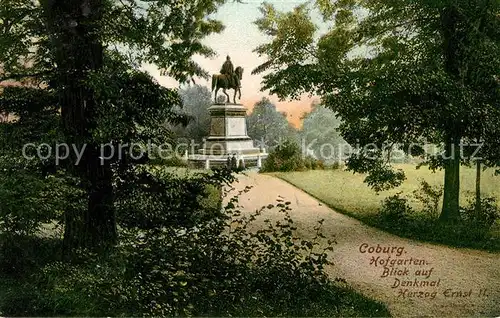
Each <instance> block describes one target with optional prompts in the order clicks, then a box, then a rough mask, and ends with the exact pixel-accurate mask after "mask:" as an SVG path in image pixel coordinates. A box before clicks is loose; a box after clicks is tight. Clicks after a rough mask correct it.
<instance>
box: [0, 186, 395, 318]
mask: <svg viewBox="0 0 500 318" xmlns="http://www.w3.org/2000/svg"><path fill="white" fill-rule="evenodd" d="M245 191H248V189H246V190H245ZM289 205H290V203H289V202H284V201H283V200H282V199H279V200H278V202H277V204H276V206H273V205H270V206H267V207H263V208H262V209H260V210H259V211H256V212H255V213H254V214H252V215H249V216H242V214H241V212H240V210H239V208H240V207H239V205H238V199H237V197H235V198H233V199H231V200H230V202H229V203H228V205H227V206H226V208H225V211H226V214H225V215H224V216H222V217H217V218H214V219H213V220H212V221H211V222H204V223H201V224H198V225H197V226H196V227H191V228H184V227H178V226H168V227H166V226H158V227H156V228H149V229H147V230H144V229H139V228H127V229H123V230H122V232H121V243H120V244H119V245H118V246H117V247H116V248H115V249H113V250H111V251H110V252H109V253H108V254H105V255H97V254H89V253H82V254H81V255H80V258H79V259H77V260H76V262H75V263H73V264H65V263H59V262H56V263H52V264H50V265H48V266H45V267H44V269H43V270H42V272H41V273H38V275H35V276H34V277H33V278H34V280H35V282H36V284H35V288H30V289H29V290H27V288H28V286H25V287H20V288H21V289H23V288H26V293H21V292H19V291H18V292H17V293H15V294H10V295H9V297H8V298H9V299H8V302H9V305H8V307H6V308H7V309H8V310H7V309H6V310H4V312H5V313H6V314H9V315H16V314H24V315H26V314H27V313H26V312H25V311H23V310H26V307H23V306H22V305H21V303H25V304H28V305H29V306H30V308H31V312H29V315H39V316H44V315H50V316H58V315H85V316H178V315H181V316H201V315H204V316H235V315H236V316H278V315H286V316H352V315H361V316H373V315H376V316H379V315H386V314H387V311H386V310H385V308H384V307H383V306H381V305H380V304H377V303H374V302H370V301H368V300H366V299H364V298H362V297H359V296H356V297H353V292H352V291H350V290H349V289H346V288H341V287H338V286H337V285H335V284H333V283H332V282H330V280H329V278H328V277H327V275H326V274H325V273H324V271H323V269H324V266H325V265H327V264H331V263H330V261H329V260H328V257H327V254H326V252H327V251H328V250H331V249H332V244H333V242H329V244H326V246H325V247H324V248H321V249H318V245H319V240H320V239H321V238H322V237H323V236H322V234H321V225H322V222H320V223H318V226H317V227H316V228H315V231H316V235H315V238H314V239H313V240H311V241H308V240H301V239H299V238H298V237H297V236H296V235H295V227H294V223H293V220H292V219H291V217H290V215H289V211H290V208H289ZM274 208H277V209H279V210H280V211H281V212H282V214H283V220H282V221H278V222H276V223H272V222H270V221H265V222H266V223H267V225H268V226H267V227H264V228H263V229H262V230H257V231H251V230H250V227H251V224H252V223H253V222H254V221H255V220H256V219H257V218H259V217H261V216H262V213H263V212H264V211H265V210H267V209H274ZM16 297H17V298H16Z"/></svg>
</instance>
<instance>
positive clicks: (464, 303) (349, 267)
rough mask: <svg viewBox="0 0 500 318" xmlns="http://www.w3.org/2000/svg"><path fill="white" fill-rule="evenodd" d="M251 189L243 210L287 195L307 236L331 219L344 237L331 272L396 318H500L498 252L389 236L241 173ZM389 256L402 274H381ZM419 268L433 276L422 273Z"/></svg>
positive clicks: (327, 228) (329, 226)
mask: <svg viewBox="0 0 500 318" xmlns="http://www.w3.org/2000/svg"><path fill="white" fill-rule="evenodd" d="M246 186H252V187H253V189H252V190H251V191H250V192H248V193H245V194H243V195H242V196H241V197H240V204H241V205H242V206H243V210H244V211H248V212H252V211H255V210H256V209H259V208H261V207H262V206H264V205H268V204H274V203H276V199H277V198H278V196H279V195H280V196H282V197H284V198H285V200H286V201H290V202H291V203H292V205H291V207H292V209H293V210H292V213H291V215H292V217H293V219H294V221H295V225H297V227H298V232H299V233H300V235H301V236H304V237H310V236H311V233H312V232H313V230H312V228H313V227H314V226H315V225H316V222H317V221H318V220H320V219H325V222H324V226H323V229H324V231H323V233H324V234H325V235H326V236H327V238H333V239H335V240H336V241H337V244H336V245H335V246H334V249H335V250H334V252H332V253H331V256H332V258H333V261H334V263H335V265H334V266H331V267H330V268H328V274H330V275H331V276H332V277H342V278H344V279H346V280H347V282H348V284H349V285H351V286H352V287H354V288H355V289H357V290H358V291H360V292H361V293H363V294H365V295H367V296H369V297H371V298H373V299H377V300H379V301H382V302H383V303H385V304H387V306H388V308H389V310H390V311H391V313H392V315H393V316H395V317H410V316H411V317H415V316H418V317H425V316H436V317H470V316H483V317H485V316H486V317H495V316H500V255H499V254H490V253H486V252H481V251H475V250H469V249H455V248H450V247H446V246H440V245H432V244H427V243H421V242H417V241H413V240H409V239H403V238H400V237H397V236H394V235H391V234H388V233H385V232H383V231H380V230H377V229H375V228H372V227H369V226H366V225H364V224H363V223H361V222H359V221H357V220H355V219H353V218H350V217H347V216H344V215H342V214H340V213H337V212H335V211H333V210H331V209H330V208H328V207H326V206H325V205H323V204H321V203H319V202H318V201H317V200H316V199H314V198H313V197H311V196H310V195H308V194H306V193H305V192H303V191H301V190H300V189H297V188H295V187H294V186H292V185H290V184H288V183H286V182H284V181H282V180H279V179H277V178H274V177H271V176H267V175H261V174H257V173H254V172H250V173H249V174H248V176H239V182H238V183H236V184H235V185H234V187H235V188H236V189H237V190H241V189H244V188H245V187H246ZM264 218H270V219H273V218H275V219H278V218H281V216H280V214H279V212H277V211H266V212H265V214H264V216H263V219H264ZM256 226H259V225H256ZM377 246H380V248H383V247H391V248H392V247H394V248H393V249H391V250H390V251H389V253H387V252H380V253H377ZM371 247H373V248H374V250H373V251H372V250H371V249H370V248H371ZM398 248H399V249H398ZM369 252H373V253H369ZM377 258H378V259H377ZM388 258H389V263H390V262H391V260H396V261H397V262H399V263H400V264H399V265H398V264H395V265H393V266H392V267H389V269H397V270H399V272H397V273H396V275H397V274H400V275H399V276H388V277H381V276H382V275H383V274H384V270H385V269H384V264H383V263H384V262H385V261H386V260H387V259H388ZM416 271H420V274H424V275H425V274H427V275H430V276H429V277H428V278H426V277H425V276H416ZM396 278H397V279H399V280H400V282H408V281H411V283H412V284H415V279H417V281H418V282H421V281H423V282H425V284H429V285H430V284H432V285H436V286H402V285H403V283H401V284H400V286H398V287H394V284H395V283H396V282H397V280H396ZM393 287H394V288H393ZM405 290H406V292H405ZM481 290H486V292H485V293H486V295H480V293H483V292H481ZM420 292H421V293H420ZM421 297H422V298H421Z"/></svg>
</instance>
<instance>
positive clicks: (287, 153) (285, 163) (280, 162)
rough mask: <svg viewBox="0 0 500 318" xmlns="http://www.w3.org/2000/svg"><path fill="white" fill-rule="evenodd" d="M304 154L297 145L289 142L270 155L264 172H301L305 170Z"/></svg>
mask: <svg viewBox="0 0 500 318" xmlns="http://www.w3.org/2000/svg"><path fill="white" fill-rule="evenodd" d="M302 156H303V154H302V151H301V150H300V147H299V145H298V144H297V143H295V142H293V141H291V140H287V141H285V142H284V143H282V144H280V145H278V146H277V147H276V148H275V149H274V150H273V151H271V152H270V153H269V156H268V157H267V159H266V161H265V162H264V166H263V167H262V172H275V171H282V172H286V171H300V170H304V169H305V164H304V160H303V158H302Z"/></svg>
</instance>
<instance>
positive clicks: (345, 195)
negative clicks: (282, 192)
mask: <svg viewBox="0 0 500 318" xmlns="http://www.w3.org/2000/svg"><path fill="white" fill-rule="evenodd" d="M396 168H400V169H403V170H404V171H405V174H406V177H407V180H405V182H404V183H403V185H402V186H401V187H399V188H397V189H393V190H390V191H385V192H381V193H380V194H377V193H376V192H375V191H373V190H371V189H370V188H369V187H368V186H367V185H366V184H365V183H364V182H363V180H364V178H365V175H361V174H353V173H352V172H348V171H344V170H341V169H339V170H312V171H306V172H287V173H274V174H273V175H275V176H277V177H279V178H281V179H283V180H285V181H287V182H289V183H291V184H293V185H295V186H296V187H298V188H300V189H303V190H304V191H306V192H307V193H309V194H311V195H312V196H314V197H316V198H317V199H318V200H320V201H322V202H324V203H325V204H327V205H328V206H330V207H331V208H333V209H335V210H336V211H338V212H341V213H344V214H346V215H349V216H352V217H354V218H357V219H359V220H362V221H364V222H366V223H368V224H370V225H373V226H376V227H380V228H383V229H385V230H388V231H390V232H393V233H395V234H398V235H400V236H406V237H412V238H416V239H421V240H426V241H434V242H441V243H445V244H449V245H455V246H469V247H475V248H483V249H493V250H500V224H499V222H498V221H497V223H496V224H495V225H494V226H493V228H492V229H491V230H490V232H489V235H488V238H487V239H482V240H480V242H475V241H474V240H472V241H467V240H468V238H465V237H462V239H459V238H456V237H455V238H453V239H452V238H450V237H447V238H443V237H442V236H441V235H436V233H435V232H434V231H423V232H422V231H420V232H419V231H409V232H406V231H405V230H404V229H397V228H388V227H387V226H383V225H382V224H380V222H379V221H378V212H379V209H380V207H381V203H382V200H384V199H385V198H386V197H389V196H391V195H395V194H396V193H398V192H402V194H403V195H406V196H408V197H409V203H410V205H411V206H412V207H413V208H415V209H416V210H417V211H418V210H421V209H422V204H421V202H419V201H418V200H416V199H415V198H413V197H412V196H411V195H412V192H413V191H414V190H417V189H419V187H420V180H422V179H423V180H425V181H427V182H428V183H429V184H431V185H435V186H439V185H443V180H444V179H443V177H444V172H443V171H437V172H436V173H433V172H432V171H430V170H428V169H427V168H426V167H422V168H420V169H418V170H417V169H415V166H413V165H405V164H401V165H397V166H396ZM475 174H476V172H475V170H474V169H471V168H467V167H463V168H462V169H461V179H460V182H461V189H462V192H461V199H460V201H461V205H466V204H467V200H468V199H469V198H472V197H473V196H474V189H475ZM481 177H482V182H481V187H482V189H481V190H482V195H483V196H494V197H495V198H497V200H498V201H499V202H500V176H495V172H494V170H493V169H490V170H486V171H484V172H483V174H482V176H481ZM414 217H415V219H419V218H422V217H423V218H425V219H426V220H427V222H429V220H430V219H431V220H432V219H435V218H437V215H434V216H429V215H426V216H422V215H415V216H414ZM434 223H437V222H434ZM419 233H421V234H419Z"/></svg>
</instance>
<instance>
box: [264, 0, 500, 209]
mask: <svg viewBox="0 0 500 318" xmlns="http://www.w3.org/2000/svg"><path fill="white" fill-rule="evenodd" d="M313 4H314V5H315V6H316V8H317V9H319V11H320V13H321V14H322V15H323V18H324V19H325V21H327V22H328V23H327V25H326V31H324V32H322V33H321V34H317V33H314V30H315V28H314V25H313V24H312V22H311V18H310V15H309V13H308V10H307V8H305V7H304V5H301V6H298V7H297V9H295V10H293V11H291V12H288V13H282V12H279V11H277V10H276V9H275V8H274V7H273V6H272V5H269V4H265V5H263V6H262V9H261V11H262V17H261V18H259V19H258V20H257V21H256V22H255V23H256V25H257V26H258V27H259V30H260V31H261V32H262V33H263V34H265V35H267V36H268V37H269V41H268V43H266V44H263V45H261V46H259V47H257V48H256V52H257V53H258V54H259V55H260V56H262V57H264V58H265V59H266V60H265V62H264V63H263V64H262V65H260V66H259V67H257V68H256V69H255V70H254V73H266V74H265V75H264V83H263V84H264V86H263V89H266V90H267V89H268V90H270V92H271V93H273V94H276V95H278V97H280V98H281V99H285V98H296V97H297V96H300V94H302V93H311V94H315V95H318V96H321V98H322V103H323V104H324V105H325V106H326V107H328V108H330V109H332V110H333V111H334V112H335V113H337V114H338V116H339V118H340V119H341V120H342V124H341V126H340V128H339V129H340V131H341V134H342V137H343V138H344V139H345V140H346V141H347V142H348V143H350V144H352V145H354V144H359V145H360V151H361V156H358V158H357V159H358V160H357V161H356V160H353V161H348V163H347V165H348V168H350V169H351V170H353V171H355V172H361V173H365V172H369V173H371V172H372V171H374V172H375V173H378V174H380V172H384V171H381V170H380V169H379V167H380V166H382V165H383V164H382V163H383V161H384V157H385V154H384V152H383V151H378V152H373V151H372V150H370V149H369V148H366V147H365V146H369V145H375V146H376V147H377V148H378V149H379V150H381V149H383V147H384V145H390V146H391V147H393V146H395V145H409V144H414V145H418V146H420V147H422V146H424V145H425V144H436V145H440V146H444V145H447V146H450V145H451V144H452V143H453V142H454V143H458V141H460V140H472V139H477V138H479V139H481V141H483V142H484V147H483V153H482V155H483V158H488V159H487V161H488V164H491V165H496V163H498V146H497V145H498V143H497V141H495V140H498V136H499V134H500V130H499V129H498V125H497V124H495V123H498V122H499V121H500V111H499V109H500V107H498V103H499V101H500V96H499V92H500V89H499V87H500V86H499V85H500V81H499V78H498V69H500V33H499V32H498V30H500V20H499V19H498V15H499V12H500V4H499V2H498V1H475V2H473V3H471V2H470V1H452V0H446V1H430V2H429V1H426V0H422V1H413V2H412V3H411V5H410V4H409V3H408V1H405V0H397V1H383V0H376V1H337V2H332V1H323V0H318V1H314V2H313ZM291 19H295V20H296V21H297V23H290V20H291ZM311 33H312V34H311ZM284 41H286V42H287V44H288V46H287V45H283V42H284ZM289 46H293V47H294V49H290V47H289ZM297 51H300V52H301V54H295V52H297ZM288 52H290V54H289V53H288ZM485 118H486V119H485ZM405 148H406V149H403V150H405V151H408V148H407V147H405ZM420 155H421V156H422V157H424V158H423V159H425V160H431V159H433V158H426V156H425V155H423V154H422V153H420ZM448 155H449V154H448ZM455 155H457V153H455ZM434 159H435V158H434ZM374 161H379V163H378V164H374ZM433 163H436V164H437V167H444V168H446V170H447V171H448V172H450V179H449V180H451V179H452V178H451V174H452V171H453V166H457V165H458V163H455V164H452V161H450V160H441V161H438V160H433ZM384 175H385V176H386V177H394V178H400V177H401V175H400V174H399V173H392V174H389V173H385V172H384ZM370 180H371V181H373V182H378V181H379V180H380V181H382V182H383V183H385V184H384V185H382V187H383V188H385V185H391V186H396V185H398V184H399V183H400V182H395V183H394V184H391V183H390V182H386V181H387V179H386V178H385V177H384V178H377V177H375V178H369V179H367V181H370ZM400 180H401V179H400ZM448 183H450V182H448ZM445 192H446V195H445V198H451V199H449V200H447V201H449V202H446V204H445V205H444V207H453V209H451V208H450V209H451V210H453V211H451V210H450V211H446V212H450V213H451V214H449V213H446V214H449V215H453V217H452V218H454V217H455V216H456V215H457V214H458V210H457V209H455V207H458V196H457V195H456V193H457V192H458V186H455V185H454V184H452V183H450V184H446V185H445ZM451 201H453V202H451ZM443 212H445V209H443Z"/></svg>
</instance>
